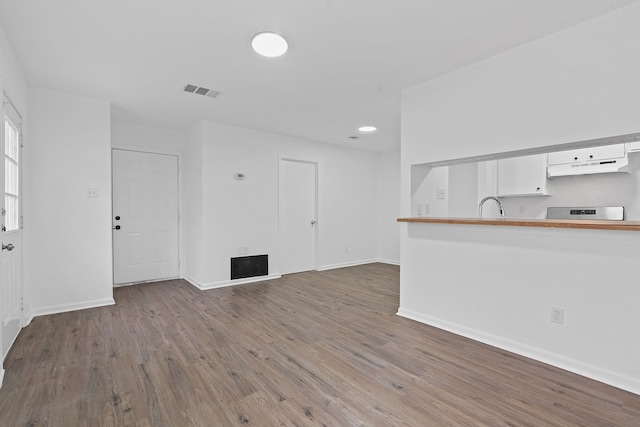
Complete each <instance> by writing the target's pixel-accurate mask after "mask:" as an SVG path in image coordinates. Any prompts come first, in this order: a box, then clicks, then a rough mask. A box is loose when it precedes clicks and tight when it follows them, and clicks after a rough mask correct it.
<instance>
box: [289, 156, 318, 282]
mask: <svg viewBox="0 0 640 427" xmlns="http://www.w3.org/2000/svg"><path fill="white" fill-rule="evenodd" d="M316 228H317V224H316V164H315V163H309V162H301V161H293V160H281V161H280V257H281V267H280V270H281V274H289V273H298V272H301V271H309V270H314V269H315V263H316V262H315V252H316Z"/></svg>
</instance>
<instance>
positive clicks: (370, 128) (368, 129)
mask: <svg viewBox="0 0 640 427" xmlns="http://www.w3.org/2000/svg"><path fill="white" fill-rule="evenodd" d="M377 130H378V128H377V127H375V126H360V127H359V128H358V132H364V133H371V132H375V131H377Z"/></svg>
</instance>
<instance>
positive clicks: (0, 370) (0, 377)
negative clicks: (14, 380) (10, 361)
mask: <svg viewBox="0 0 640 427" xmlns="http://www.w3.org/2000/svg"><path fill="white" fill-rule="evenodd" d="M3 380H4V368H2V367H0V388H2V381H3Z"/></svg>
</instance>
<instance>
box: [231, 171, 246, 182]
mask: <svg viewBox="0 0 640 427" xmlns="http://www.w3.org/2000/svg"><path fill="white" fill-rule="evenodd" d="M244 176H245V175H244V174H243V173H240V172H238V173H234V174H233V178H234V179H237V180H238V181H242V180H243V179H244Z"/></svg>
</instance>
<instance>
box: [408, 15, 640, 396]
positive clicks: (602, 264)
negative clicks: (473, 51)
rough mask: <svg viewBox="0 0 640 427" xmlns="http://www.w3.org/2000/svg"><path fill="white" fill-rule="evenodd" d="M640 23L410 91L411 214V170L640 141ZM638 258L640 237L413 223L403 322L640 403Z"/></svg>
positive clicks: (565, 40) (588, 32)
mask: <svg viewBox="0 0 640 427" xmlns="http://www.w3.org/2000/svg"><path fill="white" fill-rule="evenodd" d="M639 19H640V3H634V4H632V5H630V6H628V7H626V8H623V9H619V10H617V11H615V12H612V13H610V14H607V15H603V16H601V17H598V18H596V19H593V20H591V21H589V22H586V23H583V24H580V25H577V26H575V27H573V28H570V29H568V30H565V31H562V32H560V33H557V34H554V35H551V36H548V37H545V38H543V39H539V40H537V41H534V42H532V43H530V44H528V45H525V46H522V47H519V48H516V49H513V50H511V51H508V52H506V53H504V54H501V55H499V56H496V57H494V58H490V59H487V60H485V61H482V62H479V63H477V64H474V65H471V66H469V67H467V68H464V69H461V70H458V71H455V72H453V73H450V74H447V75H444V76H441V77H439V78H436V79H434V80H431V81H428V82H426V83H424V84H422V85H419V86H417V87H414V88H411V89H408V90H406V91H405V92H404V93H403V99H402V149H401V152H402V168H401V174H402V176H401V186H402V195H401V197H402V214H403V215H406V216H408V215H410V214H411V209H412V203H411V196H412V183H411V176H412V166H411V165H413V164H418V163H429V162H434V161H443V160H451V159H457V158H467V157H474V156H479V155H485V154H493V153H500V152H507V151H515V150H520V149H528V148H536V147H546V146H552V145H557V144H562V143H570V142H574V141H582V140H589V139H595V138H604V137H608V136H613V135H621V134H627V133H634V132H638V131H639V130H640V124H639V123H638V119H637V108H636V107H635V104H636V99H638V98H640V79H638V78H637V76H638V75H640V55H637V54H636V53H635V52H637V51H638V46H637V44H638V43H637V40H640V26H638V25H637V24H636V23H637V22H638V20H639ZM638 248H640V235H638V234H637V233H625V232H603V231H595V230H592V231H586V230H557V229H554V230H540V229H528V228H516V229H511V230H506V229H504V228H501V227H472V226H469V227H463V226H440V227H436V226H430V225H426V224H416V225H408V224H404V225H403V226H402V228H401V265H402V274H401V301H400V303H401V307H400V310H399V312H400V313H401V314H404V315H407V316H409V317H413V318H416V319H418V320H421V321H423V322H426V323H430V324H433V325H435V326H438V327H442V328H445V329H449V330H452V331H454V332H456V333H460V334H462V335H466V336H469V337H471V338H473V339H477V340H480V341H484V342H487V343H489V344H492V345H496V346H499V347H502V348H506V349H510V350H513V351H516V352H519V353H521V354H525V355H528V356H531V357H534V358H537V359H540V360H543V361H546V362H549V363H553V364H555V365H558V366H561V367H563V368H565V369H569V370H572V371H574V372H578V373H581V374H584V375H587V376H590V377H592V378H596V379H599V380H601V381H605V382H608V383H610V384H614V385H616V386H619V387H622V388H625V389H627V390H631V391H633V392H635V393H640V365H639V364H638V363H637V361H638V360H640V347H639V345H638V342H637V340H636V339H635V337H636V336H637V325H638V324H640V318H639V314H638V310H637V308H636V307H634V305H633V303H629V301H637V300H638V298H639V297H640V294H639V293H638V292H639V291H638V286H637V283H636V281H634V280H632V279H633V278H634V277H636V276H637V267H636V265H637V260H638V259H639V258H640V253H639V252H638V251H639V249H638ZM552 306H556V307H561V308H565V316H566V319H565V325H563V326H560V327H556V326H557V325H551V324H550V322H549V318H550V309H551V307H552ZM554 327H555V328H554Z"/></svg>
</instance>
